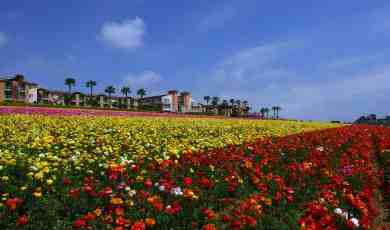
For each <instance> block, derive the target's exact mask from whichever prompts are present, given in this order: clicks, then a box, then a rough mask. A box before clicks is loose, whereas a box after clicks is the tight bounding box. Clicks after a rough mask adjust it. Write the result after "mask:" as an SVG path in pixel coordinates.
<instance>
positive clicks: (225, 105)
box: [222, 100, 229, 109]
mask: <svg viewBox="0 0 390 230" xmlns="http://www.w3.org/2000/svg"><path fill="white" fill-rule="evenodd" d="M228 106H229V102H228V101H227V100H223V101H222V107H223V108H224V109H226V108H227V107H228Z"/></svg>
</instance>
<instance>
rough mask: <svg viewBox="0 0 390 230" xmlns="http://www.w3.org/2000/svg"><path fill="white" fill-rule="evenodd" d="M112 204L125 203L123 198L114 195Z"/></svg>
mask: <svg viewBox="0 0 390 230" xmlns="http://www.w3.org/2000/svg"><path fill="white" fill-rule="evenodd" d="M111 204H113V205H121V204H123V200H122V198H118V197H114V198H112V199H111Z"/></svg>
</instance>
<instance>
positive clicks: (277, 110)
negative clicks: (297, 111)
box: [275, 106, 282, 119]
mask: <svg viewBox="0 0 390 230" xmlns="http://www.w3.org/2000/svg"><path fill="white" fill-rule="evenodd" d="M281 110H282V107H280V106H275V111H276V119H279V111H281Z"/></svg>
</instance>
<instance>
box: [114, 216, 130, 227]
mask: <svg viewBox="0 0 390 230" xmlns="http://www.w3.org/2000/svg"><path fill="white" fill-rule="evenodd" d="M115 223H116V224H117V225H119V226H128V225H130V221H129V220H128V219H125V218H123V217H121V216H120V217H118V218H117V219H116V220H115Z"/></svg>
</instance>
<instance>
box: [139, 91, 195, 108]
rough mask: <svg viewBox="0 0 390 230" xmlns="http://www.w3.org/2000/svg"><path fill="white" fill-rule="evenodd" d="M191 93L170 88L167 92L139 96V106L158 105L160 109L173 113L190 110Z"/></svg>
mask: <svg viewBox="0 0 390 230" xmlns="http://www.w3.org/2000/svg"><path fill="white" fill-rule="evenodd" d="M191 102H192V98H191V93H189V92H181V93H179V92H178V91H177V90H170V91H168V93H167V94H163V95H159V96H152V97H144V98H139V99H138V103H139V106H152V105H153V106H160V107H161V111H164V112H173V113H190V112H192V103H191Z"/></svg>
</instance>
